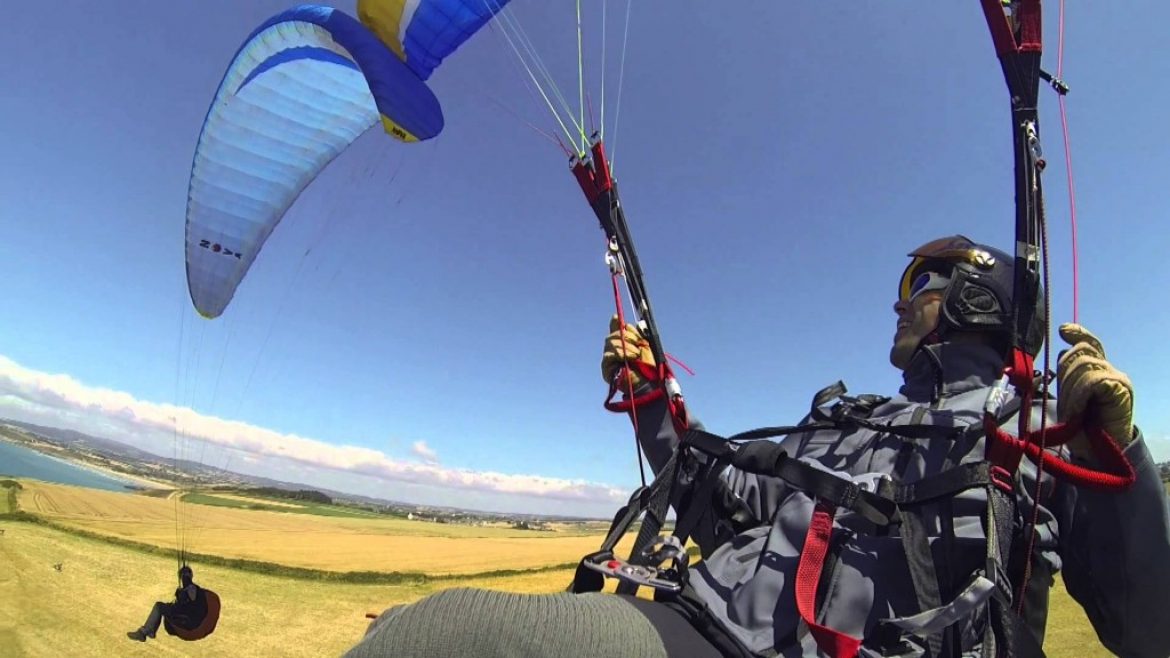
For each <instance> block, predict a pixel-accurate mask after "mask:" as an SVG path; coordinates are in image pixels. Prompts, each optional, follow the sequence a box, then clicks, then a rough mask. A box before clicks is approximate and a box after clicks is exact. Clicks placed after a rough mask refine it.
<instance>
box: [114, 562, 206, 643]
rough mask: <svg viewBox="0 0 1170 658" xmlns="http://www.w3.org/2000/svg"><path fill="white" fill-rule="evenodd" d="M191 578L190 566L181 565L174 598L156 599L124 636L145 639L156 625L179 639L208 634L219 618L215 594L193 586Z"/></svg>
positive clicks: (199, 637) (154, 629) (139, 639)
mask: <svg viewBox="0 0 1170 658" xmlns="http://www.w3.org/2000/svg"><path fill="white" fill-rule="evenodd" d="M193 578H194V574H193V573H192V571H191V567H189V566H187V565H185V564H184V565H183V566H182V567H181V568H180V569H179V582H180V586H179V588H178V589H176V590H175V600H174V601H173V602H171V603H163V602H162V601H156V602H155V604H154V607H153V608H151V610H150V616H149V617H147V619H146V623H145V624H143V625H142V627H141V628H139V629H138V630H135V631H130V632H129V633H127V634H126V636H127V637H129V638H130V639H131V640H137V641H139V642H145V641H146V638H148V637H150V638H153V637H154V636H155V634H156V633H157V632H158V627H159V625H160V624H162V625H165V628H166V631H167V633H169V634H171V635H174V636H175V637H178V638H180V639H183V640H199V639H202V638H204V637H207V636H208V635H210V634H211V632H212V631H214V630H215V625H216V623H217V622H218V621H219V597H218V596H217V595H216V594H215V592H212V591H211V590H208V589H203V588H202V587H200V586H199V585H196V584H195V581H194V580H193Z"/></svg>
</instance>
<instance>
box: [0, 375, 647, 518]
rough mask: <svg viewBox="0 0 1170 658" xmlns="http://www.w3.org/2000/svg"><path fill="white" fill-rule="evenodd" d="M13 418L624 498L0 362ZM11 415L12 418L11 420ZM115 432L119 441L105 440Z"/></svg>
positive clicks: (392, 476)
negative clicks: (272, 425) (405, 457)
mask: <svg viewBox="0 0 1170 658" xmlns="http://www.w3.org/2000/svg"><path fill="white" fill-rule="evenodd" d="M14 411H19V412H21V413H20V414H19V416H21V417H23V418H24V419H26V420H27V419H30V418H35V419H36V421H35V422H41V423H44V424H46V425H54V424H56V425H58V426H66V427H69V428H72V429H78V430H81V431H85V429H86V428H89V429H91V430H94V429H95V428H96V429H100V430H101V431H100V432H99V431H95V433H97V434H101V435H105V436H108V438H112V439H118V440H125V441H127V442H130V443H134V444H137V445H140V446H142V447H147V448H148V449H149V447H150V445H149V441H151V440H153V444H154V445H153V447H154V448H155V449H156V450H155V451H156V452H160V453H162V454H167V455H169V454H171V450H169V449H167V450H158V448H159V447H160V446H170V445H171V444H172V443H173V441H174V436H175V435H176V431H177V432H178V433H179V435H180V436H182V437H185V438H187V439H195V440H197V441H199V440H201V441H206V442H208V443H209V444H211V445H213V446H218V447H221V448H227V449H231V450H236V451H239V452H243V453H245V456H244V457H243V461H246V462H252V461H253V460H257V461H265V458H268V459H267V461H270V462H272V461H291V462H295V463H298V464H302V465H305V466H309V467H312V468H316V469H323V470H330V471H337V472H342V473H352V474H359V475H365V476H370V477H373V478H376V479H379V480H383V481H388V482H393V483H403V484H408V485H420V486H423V487H435V488H447V489H456V490H462V491H464V492H467V493H471V492H476V493H488V494H498V495H508V496H522V497H535V498H537V499H547V500H552V501H562V502H567V503H575V504H580V505H584V506H590V507H593V508H594V509H596V508H597V507H596V506H597V505H599V504H601V505H613V504H621V503H624V502H625V500H626V497H627V496H628V492H626V491H625V490H623V489H621V488H618V487H615V486H612V485H607V484H601V483H595V482H587V481H584V480H566V479H562V478H553V477H545V476H541V475H535V474H527V475H521V474H510V473H497V472H492V471H472V470H468V469H457V468H444V467H442V466H440V465H439V464H438V455H437V454H436V453H435V452H434V451H433V450H432V449H431V448H430V447H429V446H427V444H426V443H425V442H424V441H417V442H415V443H414V445H413V449H412V452H413V453H414V454H415V455H418V456H419V457H422V458H423V460H424V463H418V462H406V461H398V460H395V459H392V458H390V457H389V456H387V455H386V454H385V453H382V452H380V451H377V450H373V449H370V448H363V447H358V446H351V445H333V444H330V443H325V442H323V441H320V440H316V439H312V438H308V437H303V436H298V435H296V434H283V433H280V432H276V431H273V430H269V429H265V428H263V427H257V426H255V425H250V424H248V423H244V422H240V421H234V420H227V419H223V418H217V417H215V416H209V415H204V414H200V413H198V412H196V411H194V410H192V409H190V408H187V407H179V406H175V405H171V404H165V403H157V402H149V401H145V400H139V399H136V398H135V397H134V396H132V395H129V394H128V393H124V392H121V391H114V390H110V389H105V388H99V387H94V386H89V385H87V384H84V383H82V382H79V381H77V380H75V379H73V378H72V377H70V376H69V375H63V374H48V373H43V372H38V371H36V370H32V369H29V368H25V367H23V366H21V365H20V364H18V363H16V362H14V361H12V360H11V359H8V358H7V357H4V356H0V412H4V413H9V412H14ZM10 415H11V414H10ZM111 431H115V432H117V431H120V432H121V433H122V434H123V435H122V436H118V435H115V434H111Z"/></svg>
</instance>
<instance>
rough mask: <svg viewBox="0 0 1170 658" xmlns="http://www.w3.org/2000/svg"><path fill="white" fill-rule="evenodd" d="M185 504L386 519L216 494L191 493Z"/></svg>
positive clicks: (356, 511)
mask: <svg viewBox="0 0 1170 658" xmlns="http://www.w3.org/2000/svg"><path fill="white" fill-rule="evenodd" d="M183 502H184V503H191V504H194V505H211V506H213V507H236V508H240V509H251V510H266V511H269V512H284V513H286V514H314V515H317V516H344V517H350V518H357V519H384V518H389V517H387V516H386V515H384V514H377V513H375V512H368V511H366V510H360V509H354V508H352V507H343V506H340V505H321V504H317V503H296V502H293V501H285V500H281V501H272V502H271V503H268V502H265V501H264V499H262V498H256V499H254V500H252V501H245V500H236V499H232V498H223V497H221V496H216V495H215V494H204V493H189V494H185V495H184V496H183Z"/></svg>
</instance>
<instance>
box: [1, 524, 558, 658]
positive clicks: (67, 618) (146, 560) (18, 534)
mask: <svg viewBox="0 0 1170 658" xmlns="http://www.w3.org/2000/svg"><path fill="white" fill-rule="evenodd" d="M0 530H3V531H4V534H3V535H0V656H3V657H4V658H24V657H29V658H32V657H34V656H35V657H37V658H40V657H42V656H44V657H49V656H69V657H70V658H88V657H91V656H92V657H99V656H101V657H107V656H128V657H134V656H144V657H145V656H163V657H172V656H209V657H217V656H232V657H238V658H256V657H267V656H281V657H282V658H283V657H288V658H297V657H300V656H314V657H316V656H337V655H340V654H341V653H343V652H344V651H345V650H346V649H348V648H349V647H350V646H352V645H353V644H355V643H357V641H358V640H359V639H360V638H361V636H362V634H363V633H364V632H365V630H366V627H367V624H368V623H369V620H367V619H366V618H365V614H366V613H367V612H381V611H382V610H385V609H386V608H387V607H389V606H392V605H396V604H398V603H408V602H410V601H414V600H417V599H419V598H421V597H422V596H425V595H426V594H429V593H431V592H434V591H439V590H441V589H446V588H450V587H483V588H487V589H497V590H503V591H510V592H528V593H540V592H553V591H560V590H563V589H564V588H565V586H566V585H567V584H568V582H569V580H570V579H571V578H572V570H558V571H552V572H540V573H535V574H524V575H519V576H511V577H507V578H477V577H470V578H467V579H464V580H460V581H458V582H442V583H429V584H421V585H354V584H340V583H322V582H318V581H308V580H297V579H292V578H285V577H279V576H268V575H260V574H255V573H249V572H242V571H237V570H234V569H230V568H225V567H216V566H209V565H201V564H199V563H195V565H194V567H195V576H196V582H198V583H200V584H201V585H203V586H205V587H207V588H209V589H212V590H214V591H215V592H216V593H218V594H219V595H220V597H221V598H222V600H223V613H222V615H221V617H220V622H219V625H218V627H217V628H216V631H215V633H214V634H213V635H211V637H209V638H207V639H205V640H202V641H200V642H194V643H186V642H181V641H179V640H177V639H175V638H172V637H169V636H164V635H163V634H161V633H160V635H159V637H158V639H157V640H155V641H151V642H148V643H147V644H145V645H143V644H139V643H137V642H131V641H130V640H128V639H126V632H127V631H130V630H134V629H135V628H137V627H138V626H139V625H141V624H142V622H143V621H145V618H146V614H147V613H148V612H149V611H150V606H151V605H152V604H153V603H154V601H156V600H165V599H167V598H169V597H171V596H172V595H173V592H174V588H175V561H174V559H173V558H166V557H161V556H153V555H146V554H143V553H141V552H138V551H135V550H133V549H128V548H124V547H120V546H116V545H112V544H106V543H104V542H102V541H99V540H95V539H88V538H84V537H78V536H76V535H71V534H68V533H66V532H62V531H60V530H55V529H52V528H48V527H44V526H37V525H34V524H30V523H16V522H12V521H3V520H0ZM565 557H566V556H561V558H562V559H561V560H559V561H562V562H563V561H565ZM58 564H59V565H60V566H61V570H60V571H57V570H56V569H55V568H54V565H58Z"/></svg>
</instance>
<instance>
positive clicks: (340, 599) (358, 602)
mask: <svg viewBox="0 0 1170 658" xmlns="http://www.w3.org/2000/svg"><path fill="white" fill-rule="evenodd" d="M22 484H23V486H24V489H23V491H21V494H20V495H21V498H20V500H21V508H22V509H23V510H25V511H29V512H34V513H36V514H38V515H43V516H45V518H50V519H52V520H53V522H54V523H60V524H61V525H66V526H70V527H78V528H84V529H86V530H88V531H90V532H102V533H103V534H106V535H109V536H111V537H123V536H124V535H125V533H126V530H125V526H126V522H127V520H128V519H127V518H126V517H125V515H128V514H134V513H139V512H142V513H146V512H143V510H144V509H148V510H149V509H151V508H149V506H148V507H147V508H142V507H139V505H140V504H141V501H139V500H137V499H142V501H148V502H150V501H153V502H154V503H161V504H163V505H165V506H166V510H167V512H168V513H170V514H172V515H173V505H174V502H173V501H166V500H158V499H152V498H149V497H146V496H134V495H131V494H113V493H111V494H108V495H110V496H116V497H118V498H115V499H113V500H102V499H101V497H100V496H97V495H96V494H100V493H103V492H97V491H92V490H85V489H81V490H76V489H74V488H73V487H61V488H60V489H59V490H57V487H56V486H55V485H44V484H42V483H39V482H30V481H24V482H22ZM70 490H73V491H70ZM36 493H39V494H40V497H39V498H38V496H37V495H36ZM69 495H73V496H75V497H74V498H70V497H69ZM125 499H131V501H132V502H127V501H126V500H125ZM36 500H39V501H40V503H41V506H42V508H43V509H45V510H50V511H49V512H42V511H38V510H36V509H33V508H32V506H31V505H29V504H28V503H29V502H30V501H36ZM86 501H87V502H88V504H89V507H86V506H85V505H83V502H86ZM119 505H121V507H119ZM187 507H192V508H194V507H201V506H195V505H188V506H187ZM207 509H208V510H209V511H210V512H212V513H214V514H215V515H218V514H221V513H224V512H233V513H235V514H238V515H250V516H251V517H252V522H253V523H254V524H259V525H263V523H277V522H279V521H280V520H282V519H283V520H284V521H286V522H298V523H303V522H305V521H306V520H314V519H315V520H316V521H319V522H321V523H324V524H326V525H327V526H329V525H330V524H336V525H338V528H332V526H330V527H331V528H332V529H331V530H330V533H336V536H338V537H341V536H348V537H349V539H350V540H351V541H354V542H356V546H354V547H353V548H352V549H351V554H353V555H357V556H359V557H358V558H357V559H358V561H359V562H361V563H363V564H368V563H370V562H376V561H377V559H378V557H377V554H376V549H372V548H370V546H369V545H367V544H365V543H364V542H365V541H366V540H367V539H369V538H378V537H389V538H390V539H393V537H390V536H389V535H388V533H393V532H395V531H399V532H402V531H406V530H415V531H416V534H413V535H409V536H404V537H400V538H402V539H411V540H414V541H416V542H418V544H417V545H416V550H418V551H419V552H420V553H422V555H412V554H404V555H400V556H398V557H399V558H400V559H399V561H398V563H396V564H392V565H391V567H390V568H389V569H387V571H391V570H393V571H421V572H426V573H429V574H432V575H437V574H442V573H448V572H449V571H447V570H445V569H441V570H439V571H429V570H427V569H423V568H419V567H418V565H420V564H426V563H427V562H428V560H427V559H426V558H425V555H426V554H428V553H431V552H434V551H435V550H436V549H435V548H434V546H435V545H436V544H438V545H439V547H440V548H439V549H438V550H450V549H451V546H452V543H451V542H455V544H454V545H456V546H461V547H462V548H463V549H465V550H469V551H472V550H473V549H472V547H473V546H476V547H479V549H480V550H482V542H484V541H486V540H493V541H497V542H498V541H505V540H506V541H512V542H519V543H523V542H530V543H532V544H538V545H545V544H548V543H549V541H550V539H549V537H548V536H549V535H555V533H537V532H525V531H514V530H504V529H492V528H486V529H485V528H468V527H458V526H444V525H437V524H429V523H418V522H407V521H396V520H386V521H383V520H381V519H376V520H375V519H371V520H360V521H358V523H359V525H360V524H374V523H382V524H383V525H381V526H379V527H378V528H377V529H376V531H374V532H371V533H369V534H366V535H361V534H357V533H356V531H355V530H354V529H353V528H348V529H347V524H353V523H354V521H355V520H354V519H344V518H338V517H312V516H309V515H305V514H279V513H273V512H262V511H254V510H242V509H239V510H233V509H227V508H207ZM159 513H160V514H161V512H159ZM102 515H105V516H102ZM119 515H121V516H119ZM103 518H105V519H107V520H108V521H109V525H110V526H111V527H110V528H106V529H105V531H104V532H103V531H102V527H101V519H103ZM212 518H213V520H215V521H216V522H219V523H223V524H225V525H224V526H223V527H221V528H220V529H219V532H220V533H222V534H223V535H224V536H225V537H226V536H227V535H229V534H230V533H231V532H233V530H231V528H236V530H235V531H239V532H243V533H244V534H245V535H248V536H255V535H256V534H257V533H258V532H259V529H258V526H256V525H248V524H246V523H245V522H244V521H245V520H246V518H247V517H246V516H245V517H243V518H236V517H235V516H232V517H230V518H229V520H230V522H231V524H234V525H228V521H225V520H224V518H223V517H220V516H213V517H212ZM79 519H80V520H83V521H85V523H77V521H78V520H79ZM167 522H168V523H169V524H170V525H169V526H168V527H169V529H170V531H171V533H172V534H171V535H170V537H169V541H171V542H173V540H174V535H173V531H174V521H173V516H171V517H170V518H169V519H168V520H167ZM420 528H422V529H425V530H426V531H427V532H421V531H419V529H420ZM294 529H295V527H294V526H289V527H288V528H286V531H290V532H291V531H292V530H294ZM0 531H2V532H0V647H3V651H0V655H2V656H5V658H7V657H8V656H15V657H18V658H23V657H26V656H59V655H68V656H111V655H117V656H240V657H242V658H249V657H253V656H293V657H295V656H329V655H339V654H341V653H342V652H344V651H345V650H346V649H347V648H348V647H350V646H352V644H353V643H355V642H356V641H357V640H358V639H359V638H360V637H361V635H362V633H363V632H364V630H365V628H366V625H367V623H368V621H367V620H366V619H365V617H364V615H365V614H366V613H368V612H369V613H376V612H380V611H382V610H384V609H385V608H387V607H389V606H391V605H396V604H399V603H407V602H410V601H414V600H417V599H418V598H421V597H423V596H425V595H427V594H429V593H432V592H435V591H439V590H442V589H447V588H451V587H483V588H488V589H496V590H501V591H510V592H518V593H545V592H555V591H562V590H563V589H564V587H565V586H566V584H567V583H568V582H569V580H570V579H571V577H572V572H573V570H572V569H571V568H563V569H546V570H541V571H536V572H531V573H519V574H510V575H506V576H500V575H495V576H493V575H483V574H476V573H474V572H472V571H470V570H468V571H464V572H462V573H465V574H466V575H465V576H464V577H457V578H452V579H446V580H421V579H420V580H417V581H411V582H407V583H403V584H392V585H387V584H352V583H338V582H326V581H320V580H313V579H306V578H295V577H288V576H279V575H269V574H262V573H255V572H249V571H241V570H238V569H232V568H229V567H222V566H217V565H209V564H200V563H198V562H196V563H195V569H196V581H197V582H199V583H200V584H202V585H204V586H206V587H208V588H210V589H213V590H215V591H216V592H218V593H219V594H220V596H221V597H222V599H223V604H224V613H223V617H222V618H221V621H220V625H219V628H218V629H217V630H216V633H215V634H214V635H212V636H211V637H210V638H208V639H206V640H204V641H201V642H198V643H184V642H180V641H178V640H176V639H174V638H170V637H163V636H161V635H160V637H159V639H158V640H157V641H151V642H149V643H147V644H146V645H141V644H138V643H134V642H130V641H129V640H127V639H126V638H125V633H126V631H129V630H132V629H134V628H136V627H137V626H138V625H139V624H141V623H142V621H143V619H144V618H145V615H146V614H147V612H149V610H150V606H151V604H152V603H153V602H154V601H155V600H160V599H167V598H169V597H170V595H171V592H172V591H173V588H174V570H175V566H176V565H175V560H174V558H173V557H168V556H164V555H153V554H148V553H145V552H143V551H141V550H136V549H134V548H130V547H126V546H122V545H117V544H114V543H110V542H107V541H103V540H101V539H97V538H92V537H84V536H79V535H76V534H73V533H71V532H69V531H68V530H66V529H58V528H53V527H49V526H44V525H37V524H33V523H22V522H17V521H12V520H3V519H0ZM470 531H475V532H479V533H480V534H481V535H483V538H482V539H479V540H476V541H475V542H473V540H472V537H471V535H468V534H460V535H459V536H451V535H449V534H448V535H444V534H443V533H444V532H448V533H467V532H470ZM346 532H348V535H346ZM330 536H333V535H330ZM315 538H316V536H314V539H315ZM359 539H360V540H361V541H358V540H359ZM566 539H574V540H577V541H581V542H583V544H582V545H585V546H587V547H588V548H589V549H592V548H594V547H596V545H597V544H598V543H599V541H600V537H598V536H591V537H572V538H566ZM427 542H430V544H428V543H427ZM162 545H164V546H167V545H168V544H166V543H165V542H164V543H163V544H162ZM169 545H171V546H173V543H172V544H169ZM493 545H494V546H497V547H498V546H499V544H493ZM554 545H556V544H554ZM266 548H267V550H268V551H269V553H267V554H265V555H262V556H259V559H263V560H264V561H267V562H278V561H279V560H277V559H276V556H277V555H280V554H283V552H284V550H285V548H284V547H282V546H280V545H277V544H275V543H271V544H268V545H267V547H266ZM542 550H544V551H545V552H544V553H543V558H544V560H545V564H543V565H540V566H547V565H556V564H565V563H568V562H572V561H575V560H576V559H577V558H579V557H580V554H581V552H580V551H579V550H578V549H576V548H569V549H566V550H564V551H563V552H560V553H556V552H555V550H551V549H547V548H546V549H542ZM532 555H535V553H533V554H532ZM492 559H493V560H494V562H492V563H491V564H489V565H488V566H487V568H486V569H483V570H482V571H497V570H501V569H509V568H516V567H515V566H514V564H509V563H508V562H507V560H506V558H505V557H503V556H501V555H499V554H497V555H495V556H494V557H493V558H492ZM460 560H461V557H460V556H457V555H453V554H452V555H449V556H448V560H447V561H448V562H454V563H457V564H459V566H460V567H463V568H466V565H467V564H472V563H477V562H480V561H485V560H484V559H483V558H482V557H481V558H473V559H470V560H465V561H460ZM56 565H59V566H60V569H59V570H58V569H57V568H56ZM405 565H412V566H411V567H410V568H407V567H406V566H405ZM448 566H449V565H448ZM609 589H612V587H610V588H609ZM79 602H84V604H79ZM1045 649H1046V651H1047V652H1048V655H1049V656H1050V657H1051V658H1098V657H1104V656H1109V655H1111V654H1109V653H1108V652H1107V651H1105V650H1104V649H1103V648H1102V647H1101V646H1100V643H1099V642H1098V641H1097V639H1096V636H1095V634H1094V633H1093V631H1092V628H1091V627H1090V626H1089V624H1088V621H1087V620H1086V619H1085V617H1084V614H1083V613H1082V612H1081V610H1080V608H1079V607H1078V606H1077V605H1076V604H1075V603H1074V602H1073V601H1072V600H1071V599H1070V598H1069V597H1068V595H1067V593H1065V591H1064V589H1063V587H1061V586H1060V585H1059V583H1058V585H1057V587H1056V588H1055V589H1054V590H1053V595H1052V609H1051V612H1050V616H1049V626H1048V638H1047V642H1046V646H1045Z"/></svg>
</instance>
